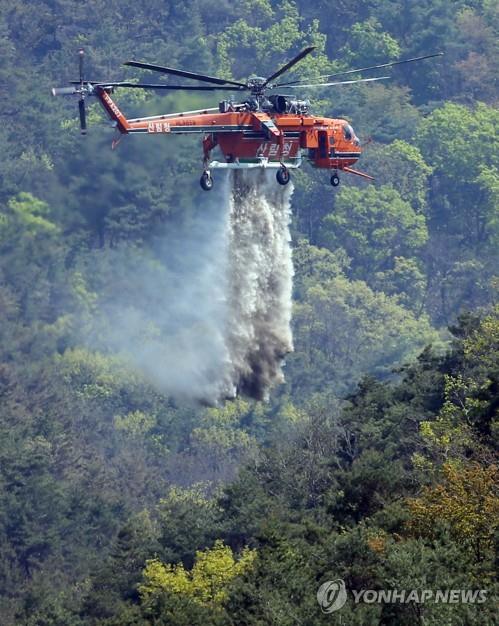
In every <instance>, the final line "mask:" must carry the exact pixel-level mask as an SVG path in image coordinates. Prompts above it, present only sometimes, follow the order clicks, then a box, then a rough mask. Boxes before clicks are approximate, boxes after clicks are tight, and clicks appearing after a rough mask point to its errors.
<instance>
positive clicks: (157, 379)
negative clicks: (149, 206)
mask: <svg viewBox="0 0 499 626" xmlns="http://www.w3.org/2000/svg"><path fill="white" fill-rule="evenodd" d="M217 182H218V185H217V188H218V189H217V190H213V191H212V192H210V194H205V195H203V200H204V203H203V206H202V207H200V210H199V211H198V212H197V213H196V215H195V216H191V217H188V216H185V217H184V220H183V222H182V223H175V222H173V223H169V224H168V227H167V229H166V231H165V232H164V233H163V234H162V235H161V236H158V237H157V238H156V240H155V242H154V243H153V244H151V246H149V247H148V248H147V249H146V248H140V249H138V248H132V249H130V248H129V247H128V248H113V249H108V250H105V251H101V252H100V253H95V252H94V253H93V254H92V256H91V257H90V258H89V263H92V270H91V271H87V274H92V272H93V276H92V280H93V281H94V285H93V286H94V291H96V292H97V293H99V294H100V297H99V301H98V304H97V307H96V311H97V312H96V313H95V315H94V318H93V319H92V321H91V330H90V331H89V325H88V323H87V324H86V326H85V342H86V343H87V345H90V346H91V347H92V348H94V349H98V350H103V349H105V350H107V351H111V352H114V353H119V354H120V355H122V356H123V357H124V358H126V359H127V360H128V361H129V362H130V363H131V364H132V365H133V366H134V367H135V368H137V369H138V370H139V371H141V372H142V374H143V375H145V376H146V377H147V379H149V380H150V381H151V382H152V383H153V384H154V385H155V386H156V387H157V388H159V389H160V390H161V391H162V392H164V393H166V394H168V395H171V396H173V397H176V398H177V399H179V400H183V401H196V402H202V403H207V404H217V403H219V402H220V401H222V400H223V399H227V398H234V397H236V396H237V395H238V394H244V395H247V396H250V397H253V398H257V399H262V398H266V397H267V395H268V392H269V390H270V389H271V387H272V386H274V385H276V384H278V383H279V382H281V381H282V380H283V373H282V364H283V358H284V356H285V355H286V354H287V353H288V352H290V351H291V350H292V336H291V329H290V321H291V289H292V277H293V266H292V261H291V248H290V234H289V220H290V198H291V192H292V186H291V184H289V185H287V186H286V187H282V186H280V185H278V184H277V183H276V181H275V178H274V176H273V175H272V173H269V172H265V171H262V170H256V171H255V170H250V171H238V170H235V171H232V172H230V173H228V174H227V175H226V176H225V177H223V176H220V177H219V179H218V181H217ZM98 255H100V256H98ZM98 258H99V260H98V261H97V259H98ZM97 265H98V267H99V268H100V269H99V271H96V267H97ZM99 277H100V278H99ZM99 280H100V281H101V282H100V284H99V282H98V281H99ZM87 322H88V320H87ZM82 326H83V325H82Z"/></svg>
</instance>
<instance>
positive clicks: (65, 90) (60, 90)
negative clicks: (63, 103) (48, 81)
mask: <svg viewBox="0 0 499 626" xmlns="http://www.w3.org/2000/svg"><path fill="white" fill-rule="evenodd" d="M75 93H78V92H77V90H76V88H75V87H52V95H53V96H72V95H74V94H75Z"/></svg>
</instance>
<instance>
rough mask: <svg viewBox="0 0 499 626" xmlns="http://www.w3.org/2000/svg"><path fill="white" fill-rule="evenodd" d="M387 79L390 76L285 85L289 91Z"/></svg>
mask: <svg viewBox="0 0 499 626" xmlns="http://www.w3.org/2000/svg"><path fill="white" fill-rule="evenodd" d="M387 78H391V76H378V77H376V78H359V79H358V80H340V81H337V82H334V83H311V84H308V85H302V84H301V83H300V84H299V85H286V87H288V88H289V89H294V88H295V87H331V86H333V85H353V84H356V83H371V82H373V81H375V80H386V79H387Z"/></svg>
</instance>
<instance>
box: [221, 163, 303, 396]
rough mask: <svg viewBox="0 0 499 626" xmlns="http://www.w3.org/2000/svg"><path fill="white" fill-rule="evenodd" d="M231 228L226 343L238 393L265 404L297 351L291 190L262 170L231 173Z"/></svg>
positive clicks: (233, 381)
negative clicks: (293, 316)
mask: <svg viewBox="0 0 499 626" xmlns="http://www.w3.org/2000/svg"><path fill="white" fill-rule="evenodd" d="M229 193H230V203H229V204H230V219H229V224H230V226H229V229H228V238H229V241H228V247H227V249H228V281H227V288H228V298H227V307H228V316H227V330H226V344H227V349H228V354H229V363H230V365H229V367H230V377H231V382H232V384H233V387H234V389H235V390H237V392H239V393H243V394H245V395H248V396H251V397H253V398H257V399H262V398H265V397H266V395H267V394H268V391H269V389H270V388H271V387H272V386H273V385H275V384H277V383H280V382H282V381H283V373H282V363H283V358H284V357H285V355H286V354H287V353H289V352H291V350H292V349H293V342H292V335H291V326H290V324H291V291H292V279H293V264H292V259H291V247H290V233H289V221H290V206H291V202H290V200H291V193H292V186H291V185H288V186H286V187H283V186H281V185H278V184H276V182H275V178H274V176H273V175H272V174H271V173H269V172H265V171H264V170H257V171H254V170H250V171H245V170H233V171H232V172H231V178H230V188H229Z"/></svg>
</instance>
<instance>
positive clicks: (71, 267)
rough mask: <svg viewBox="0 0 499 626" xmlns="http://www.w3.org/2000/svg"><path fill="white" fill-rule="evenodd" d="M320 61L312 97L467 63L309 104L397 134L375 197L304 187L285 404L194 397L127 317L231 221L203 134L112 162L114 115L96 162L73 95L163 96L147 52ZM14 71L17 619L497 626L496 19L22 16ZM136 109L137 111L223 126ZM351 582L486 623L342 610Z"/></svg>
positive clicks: (384, 607) (167, 105) (104, 12)
mask: <svg viewBox="0 0 499 626" xmlns="http://www.w3.org/2000/svg"><path fill="white" fill-rule="evenodd" d="M307 45H315V46H316V50H315V52H314V53H313V54H312V55H310V56H309V57H307V58H306V59H305V60H304V61H303V62H302V63H300V64H298V65H297V66H296V68H294V69H293V73H292V74H290V80H291V79H292V78H297V79H298V78H303V77H305V76H306V77H307V78H309V77H310V78H312V79H313V78H314V77H318V76H321V75H324V74H330V73H333V72H336V71H342V70H347V69H350V68H356V67H364V66H368V65H372V64H376V63H383V62H385V61H394V60H397V59H404V58H408V57H414V56H420V55H424V54H429V53H432V52H436V51H443V52H444V53H445V56H443V57H441V58H438V59H436V60H429V61H425V62H422V63H419V64H413V65H407V66H401V67H399V68H394V69H393V70H391V72H390V74H391V80H386V81H383V82H382V83H381V82H380V83H373V84H364V85H360V86H348V87H342V88H329V89H328V88H324V90H321V91H319V92H318V91H317V90H314V92H313V93H307V92H306V90H304V96H305V97H310V98H311V100H312V104H313V110H314V111H317V112H318V113H320V114H323V115H327V116H330V117H344V118H346V119H348V120H350V121H351V122H352V125H353V126H354V128H355V129H356V131H357V133H358V134H359V136H360V138H361V140H362V141H363V142H367V140H368V139H369V138H370V139H371V140H372V141H371V142H370V143H369V145H367V146H366V148H365V151H364V154H363V156H362V159H361V161H360V162H359V166H361V167H360V169H362V170H363V171H367V172H369V173H370V174H372V175H373V176H375V178H376V180H375V182H374V183H373V184H370V183H367V182H366V181H363V180H358V179H357V178H356V177H349V176H347V175H343V176H342V182H341V185H340V187H339V188H338V189H337V190H333V189H332V188H331V186H330V185H329V177H328V176H327V173H325V172H323V171H320V170H312V169H311V168H310V167H307V166H304V167H303V168H302V169H301V170H300V171H298V172H296V174H294V175H293V182H294V185H295V190H294V194H293V197H292V208H293V221H292V237H293V242H292V246H293V262H294V268H295V277H294V294H293V295H294V309H293V336H294V346H295V350H294V352H293V353H292V354H291V355H290V356H289V357H287V359H286V365H285V376H286V381H285V383H284V384H283V385H281V386H279V387H276V388H275V389H274V390H273V391H272V393H271V396H270V399H269V401H268V402H256V401H249V400H247V399H245V398H239V399H237V400H235V401H231V402H227V403H225V404H223V405H221V406H219V407H211V408H207V407H199V406H197V405H196V404H193V403H188V402H181V401H179V400H176V399H174V398H172V397H170V396H168V395H167V394H165V393H164V390H162V387H161V385H158V384H157V381H155V380H153V379H151V378H150V377H148V376H147V375H146V374H145V373H144V371H142V370H138V369H137V368H134V367H132V366H131V364H130V360H129V358H128V357H127V355H126V354H125V353H123V352H119V351H117V350H116V349H115V346H114V344H113V342H112V341H111V336H112V326H113V323H112V320H111V321H109V320H108V319H107V321H106V318H105V316H104V317H103V314H102V313H103V312H105V311H108V310H109V307H110V306H111V305H112V304H113V302H117V301H119V302H120V303H123V306H126V307H127V308H128V307H129V308H130V309H131V310H132V309H133V307H134V306H136V304H137V301H138V300H140V299H141V298H143V297H144V293H145V294H146V296H148V292H147V291H145V292H144V290H142V289H141V287H142V282H141V279H142V277H143V276H145V275H152V276H157V277H158V279H157V281H158V282H157V284H158V286H160V285H161V284H162V283H161V280H163V278H164V277H165V276H166V277H170V276H171V270H170V269H169V268H168V267H167V266H164V265H161V262H160V260H158V257H157V256H156V252H155V251H156V249H157V242H158V238H159V239H161V237H162V236H167V234H168V233H172V232H175V233H180V234H181V233H183V232H191V231H192V229H193V227H194V225H195V224H197V223H198V222H199V219H200V216H201V215H202V213H203V210H206V205H207V202H208V197H207V194H206V193H205V192H203V191H201V189H200V188H199V185H198V182H197V180H198V178H199V174H200V170H201V149H200V145H199V140H198V139H193V138H190V137H181V138H175V137H171V138H170V137H167V138H165V137H163V138H161V137H160V138H153V137H150V138H149V137H142V138H141V137H128V138H125V139H124V140H123V141H122V142H121V144H120V145H119V147H118V149H117V150H114V151H111V148H110V144H111V140H112V138H113V130H112V129H111V128H109V125H108V124H107V120H105V118H104V115H103V113H102V111H101V110H100V109H99V106H98V104H95V103H92V102H91V101H90V100H89V109H88V110H89V132H88V135H87V136H86V137H84V138H81V137H80V135H79V129H78V121H77V106H76V101H75V100H71V99H63V98H60V99H55V98H52V97H51V95H50V88H51V87H52V86H59V85H63V84H65V83H66V81H67V80H71V79H75V78H77V51H78V49H79V48H80V47H83V48H84V49H85V51H86V57H87V60H88V75H89V77H90V78H96V79H106V80H107V79H109V80H122V79H126V80H128V79H130V80H132V79H135V78H136V77H137V76H138V74H137V72H135V71H134V70H132V69H131V68H125V67H123V66H122V65H121V64H122V63H123V62H124V61H126V60H129V59H132V58H135V59H143V60H147V61H149V62H156V63H159V64H164V65H169V66H171V67H181V68H184V69H186V70H191V71H201V72H205V73H208V74H210V75H218V76H224V77H226V78H233V79H235V80H237V79H243V78H247V77H248V76H249V75H251V74H257V75H262V76H265V75H268V74H269V72H270V71H273V69H274V68H276V67H278V66H279V65H281V64H282V63H283V62H285V61H286V60H288V59H289V58H291V57H292V56H293V55H294V54H296V53H297V52H298V51H299V50H300V49H302V48H303V47H305V46H307ZM0 58H1V62H0V119H1V123H0V146H1V150H2V159H1V160H0V180H1V185H0V316H1V324H0V338H1V341H0V399H1V402H0V434H1V435H0V554H1V558H0V624H2V626H3V625H5V626H11V625H18V624H19V625H26V626H82V625H87V624H90V625H95V626H97V625H98V626H126V625H130V626H131V625H132V624H133V625H136V626H145V625H146V624H158V625H165V626H166V625H172V626H173V625H175V626H181V625H185V626H187V625H189V626H195V625H198V624H199V625H203V626H208V625H213V626H215V625H216V626H222V625H224V626H225V625H234V626H236V625H237V626H240V625H243V624H244V625H247V626H257V625H258V626H263V625H276V626H277V625H278V626H295V625H296V626H298V625H300V626H303V625H305V624H307V625H316V624H349V625H359V626H361V625H362V626H364V625H370V624H373V625H378V624H383V625H386V626H388V625H389V626H392V625H393V626H395V625H402V626H412V625H414V624H421V625H423V624H424V625H434V626H440V625H442V624H447V623H448V624H453V625H454V624H456V625H457V624H463V625H465V624H483V625H484V626H486V625H492V624H494V623H496V622H495V619H496V615H495V612H494V611H495V608H496V605H495V604H494V596H496V597H497V591H498V587H497V579H496V575H495V566H494V557H495V554H496V548H497V520H498V519H499V496H498V492H497V485H498V476H497V464H498V456H497V455H498V423H497V417H498V407H499V308H498V305H497V291H498V289H499V258H498V249H499V133H498V129H499V112H498V109H497V104H498V101H499V90H498V76H499V5H498V3H497V2H495V1H494V0H456V1H455V2H447V1H446V0H421V1H419V2H409V1H408V0H348V1H344V0H337V1H336V2H324V1H322V0H318V1H317V2H315V3H311V2H306V1H304V0H296V1H292V0H282V1H278V0H238V1H236V2H227V1H226V0H188V1H186V2H182V3H175V2H172V1H169V0H166V1H165V0H163V1H159V0H147V2H142V3H137V2H130V0H122V2H116V1H115V0H107V1H104V0H92V1H90V2H87V3H76V2H71V1H70V0H58V1H55V0H36V1H35V0H23V1H22V2H21V1H20V0H12V1H10V2H8V3H7V2H4V3H3V4H2V6H1V8H0ZM131 91H132V92H131V93H129V92H127V91H126V90H122V91H120V92H119V94H118V96H117V101H118V102H119V103H120V106H121V107H122V110H123V111H124V112H126V113H127V114H128V115H129V116H138V115H141V116H142V115H154V114H156V113H162V112H174V111H181V110H185V109H197V108H200V107H203V106H216V104H217V100H216V97H215V98H213V99H211V100H210V97H209V96H205V95H201V96H200V95H192V94H185V93H181V94H175V95H167V96H158V95H155V94H151V93H140V94H139V93H137V92H134V91H133V90H131ZM210 193H215V190H214V191H213V192H210ZM210 197H211V196H210ZM133 268H135V269H133ZM169 272H170V273H169ZM149 295H151V294H149ZM103 319H104V321H105V323H103ZM143 332H144V333H145V334H147V336H149V337H150V336H154V333H155V332H157V329H156V328H153V327H152V328H144V329H143ZM144 336H145V335H144ZM340 578H341V579H343V580H344V581H345V584H346V587H347V589H348V590H360V589H375V590H379V589H472V590H474V589H480V590H486V591H487V601H486V602H484V603H481V604H472V603H468V604H466V603H448V604H445V603H443V604H442V603H441V604H438V603H431V602H428V603H425V604H418V603H417V602H408V603H371V604H369V603H362V602H361V603H358V604H356V603H354V602H353V596H351V595H350V596H349V600H348V601H347V603H346V605H345V606H344V607H343V608H342V609H341V610H340V611H338V612H335V613H332V614H324V613H322V612H321V608H320V606H319V604H318V603H317V599H316V592H317V589H318V588H319V586H320V585H321V583H323V582H324V581H328V580H336V579H340Z"/></svg>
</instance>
